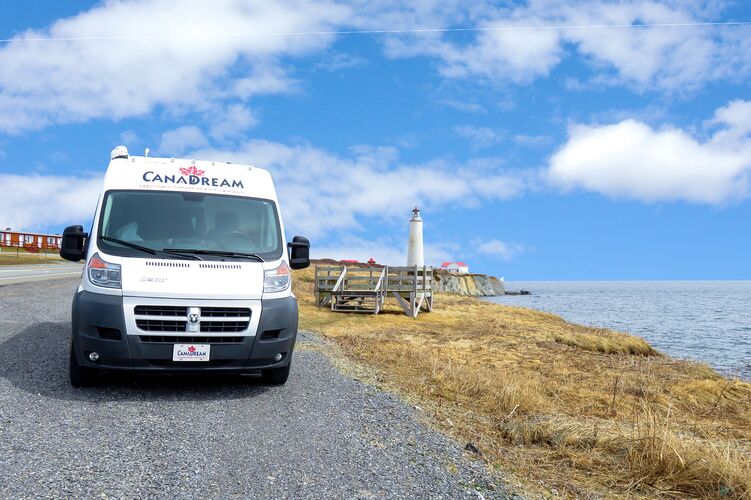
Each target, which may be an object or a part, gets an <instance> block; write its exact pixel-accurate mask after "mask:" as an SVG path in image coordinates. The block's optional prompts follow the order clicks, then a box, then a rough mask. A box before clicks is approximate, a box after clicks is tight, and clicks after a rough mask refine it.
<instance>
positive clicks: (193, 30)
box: [0, 0, 751, 136]
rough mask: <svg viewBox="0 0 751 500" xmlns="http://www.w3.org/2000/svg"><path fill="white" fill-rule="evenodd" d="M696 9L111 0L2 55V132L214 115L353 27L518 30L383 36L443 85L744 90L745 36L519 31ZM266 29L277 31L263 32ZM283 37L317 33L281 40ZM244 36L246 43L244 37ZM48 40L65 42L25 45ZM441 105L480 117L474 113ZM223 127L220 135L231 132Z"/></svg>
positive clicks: (682, 14)
mask: <svg viewBox="0 0 751 500" xmlns="http://www.w3.org/2000/svg"><path fill="white" fill-rule="evenodd" d="M702 5H703V3H702V2H685V1H678V0H667V1H665V2H655V1H644V0H631V1H625V0H624V1H621V2H617V3H613V2H606V1H604V0H581V1H579V2H574V3H572V2H554V1H552V0H530V1H529V2H527V3H526V4H522V5H517V6H514V7H510V8H509V7H498V6H496V5H493V4H492V3H490V2H471V3H467V2H441V1H438V0H423V1H420V2H404V1H398V0H385V1H383V2H367V1H365V0H353V1H351V2H344V1H341V0H321V1H314V0H280V1H276V2H263V1H246V0H218V1H215V2H205V1H202V0H182V1H180V2H174V1H172V0H130V1H124V0H109V1H106V2H104V3H102V4H100V5H98V6H96V7H94V8H92V9H90V10H88V11H85V12H82V13H80V14H78V15H76V16H73V17H69V18H65V19H60V20H57V21H56V22H54V23H53V24H52V25H51V26H49V27H48V28H46V29H40V30H28V31H25V32H23V33H21V34H19V35H17V36H16V37H15V38H14V40H13V41H11V42H9V43H6V44H4V45H3V46H2V47H0V67H1V68H2V69H3V70H2V72H0V132H5V133H18V132H21V131H23V130H29V129H38V128H42V127H45V126H48V125H51V124H60V123H76V122H84V121H88V120H92V119H100V118H106V119H110V120H119V119H123V118H128V117H137V116H145V115H148V114H149V113H151V112H153V111H154V110H155V109H166V110H168V111H170V110H173V109H178V110H191V111H198V112H202V111H211V110H213V109H215V108H216V107H217V106H222V105H226V103H227V102H228V101H230V102H233V101H236V100H240V101H245V100H247V99H249V98H250V97H252V96H254V95H257V94H270V93H279V92H290V91H291V90H293V89H295V88H296V82H295V81H294V80H293V79H291V78H290V76H289V75H288V72H287V70H286V64H285V63H286V61H287V60H288V59H289V58H294V57H301V56H305V55H309V54H312V53H322V54H328V53H330V52H329V51H328V50H327V49H329V48H330V47H331V44H332V43H333V41H334V40H335V39H336V35H334V34H327V33H326V32H329V31H337V30H345V31H346V30H351V29H366V30H367V29H383V28H388V29H399V28H432V27H452V26H453V27H455V26H460V25H462V26H478V27H481V28H493V27H507V26H511V27H513V26H516V27H520V28H523V29H518V30H501V31H482V32H479V33H476V34H472V35H468V36H469V37H470V41H469V42H467V41H466V38H467V37H457V36H456V34H439V33H423V34H420V35H385V36H383V39H384V47H385V51H386V53H387V54H388V55H390V56H392V57H418V56H420V57H425V56H427V57H432V58H436V59H437V60H438V61H440V64H439V68H438V69H439V71H440V73H441V74H443V75H444V76H446V77H448V78H462V79H469V78H472V79H475V80H476V77H478V76H479V77H483V78H484V79H485V81H486V82H487V81H491V82H499V81H500V82H508V81H511V82H517V83H525V82H529V81H530V80H533V79H536V78H540V77H545V76H547V75H549V74H550V73H551V71H552V70H553V69H554V68H556V67H557V66H559V65H560V64H561V63H562V62H563V61H566V60H568V59H570V58H572V57H574V56H577V55H578V57H580V58H583V59H584V60H586V61H588V62H589V63H590V67H591V68H592V72H593V76H592V78H591V80H592V81H596V82H598V83H605V84H627V85H631V86H633V87H636V88H638V89H649V88H659V89H668V90H671V91H675V90H681V91H682V90H684V89H690V88H695V87H698V86H701V85H702V84H704V83H706V82H708V81H713V80H717V79H726V78H730V79H735V80H738V81H740V80H741V79H742V78H744V77H747V76H748V74H749V73H750V72H751V28H750V27H740V26H735V27H706V26H705V27H674V28H670V27H653V28H630V29H629V28H621V29H573V28H569V29H534V30H532V29H526V28H528V27H534V26H550V25H553V26H555V25H557V26H563V25H582V24H583V25H600V24H625V25H629V24H633V23H684V22H689V23H690V22H694V21H707V20H709V21H711V20H715V18H716V16H717V12H718V9H710V8H708V7H703V6H702ZM709 5H722V3H719V4H718V3H714V2H712V3H710V4H709ZM713 16H714V17H713ZM264 32H267V33H276V34H271V35H262V34H259V33H264ZM284 32H293V33H300V32H318V34H317V35H314V36H313V35H311V36H282V35H279V34H280V33H284ZM254 33H255V34H256V35H257V36H252V34H254ZM243 34H245V35H248V34H250V36H238V35H243ZM48 37H53V38H59V39H61V40H58V41H31V39H35V38H48ZM324 57H329V56H326V55H324ZM321 64H323V65H326V64H330V65H333V66H332V67H335V68H342V67H347V66H351V65H353V64H359V59H358V57H357V56H354V55H352V54H344V55H337V54H335V55H334V56H333V57H332V58H330V59H328V60H326V61H323V62H322V63H321ZM40 75H41V77H40ZM447 104H448V105H456V106H458V107H464V108H465V109H466V110H467V111H479V110H482V107H481V106H479V105H476V104H473V103H461V102H459V101H447ZM246 123H247V124H248V125H246V126H250V124H251V123H252V121H248V120H247V119H246ZM217 126H218V127H219V128H218V129H217V131H216V134H217V135H218V136H221V135H222V134H224V133H225V132H224V131H223V130H222V127H221V126H219V125H217Z"/></svg>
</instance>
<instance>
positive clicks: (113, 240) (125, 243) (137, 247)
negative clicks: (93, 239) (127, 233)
mask: <svg viewBox="0 0 751 500" xmlns="http://www.w3.org/2000/svg"><path fill="white" fill-rule="evenodd" d="M99 238H101V239H103V240H104V241H109V242H110V243H118V244H120V245H123V246H125V247H128V248H133V249H135V250H140V251H142V252H146V253H150V254H151V255H156V250H154V249H153V248H149V247H144V246H141V245H136V244H135V243H131V242H130V241H124V240H119V239H117V238H112V237H110V236H100V237H99Z"/></svg>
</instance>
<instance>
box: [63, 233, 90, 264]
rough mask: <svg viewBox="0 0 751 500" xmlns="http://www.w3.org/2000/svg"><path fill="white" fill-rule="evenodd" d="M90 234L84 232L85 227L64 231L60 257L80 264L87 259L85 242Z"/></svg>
mask: <svg viewBox="0 0 751 500" xmlns="http://www.w3.org/2000/svg"><path fill="white" fill-rule="evenodd" d="M87 236H88V234H86V233H84V232H83V226H68V227H66V228H65V231H63V242H62V244H61V245H60V257H62V258H63V259H66V260H72V261H73V262H79V261H80V260H81V259H83V258H84V257H85V255H84V251H83V241H84V239H85V238H86V237H87Z"/></svg>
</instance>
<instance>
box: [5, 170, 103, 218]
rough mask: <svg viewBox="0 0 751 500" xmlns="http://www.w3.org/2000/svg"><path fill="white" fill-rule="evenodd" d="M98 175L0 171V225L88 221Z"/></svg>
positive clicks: (94, 200) (93, 203) (95, 194)
mask: <svg viewBox="0 0 751 500" xmlns="http://www.w3.org/2000/svg"><path fill="white" fill-rule="evenodd" d="M101 183H102V179H101V177H85V178H80V177H72V176H52V175H7V174H0V185H1V186H3V196H0V226H2V227H3V228H6V227H10V228H13V229H21V230H42V231H44V230H48V229H50V228H56V227H57V226H61V225H66V224H82V223H83V224H84V225H85V224H87V223H89V222H90V221H91V217H92V216H93V214H94V208H95V206H96V200H97V197H98V195H99V190H100V189H101Z"/></svg>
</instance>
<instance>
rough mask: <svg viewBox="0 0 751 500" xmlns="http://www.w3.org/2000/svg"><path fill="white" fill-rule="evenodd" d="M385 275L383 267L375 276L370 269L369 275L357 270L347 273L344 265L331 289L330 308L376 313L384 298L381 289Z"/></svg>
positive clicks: (338, 310)
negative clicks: (359, 272)
mask: <svg viewBox="0 0 751 500" xmlns="http://www.w3.org/2000/svg"><path fill="white" fill-rule="evenodd" d="M385 275H386V269H385V268H384V269H383V270H382V271H381V273H380V274H379V275H377V276H376V275H374V274H373V271H372V270H370V273H369V275H358V273H357V272H350V273H349V275H348V274H347V268H346V267H345V268H344V269H343V270H342V272H341V274H340V275H339V279H337V281H336V284H335V285H334V288H333V290H331V310H332V311H337V312H353V313H365V314H378V313H379V312H380V310H381V306H382V305H383V302H384V301H385V300H386V293H385V291H384V290H383V279H384V277H385ZM376 278H377V281H376Z"/></svg>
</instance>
